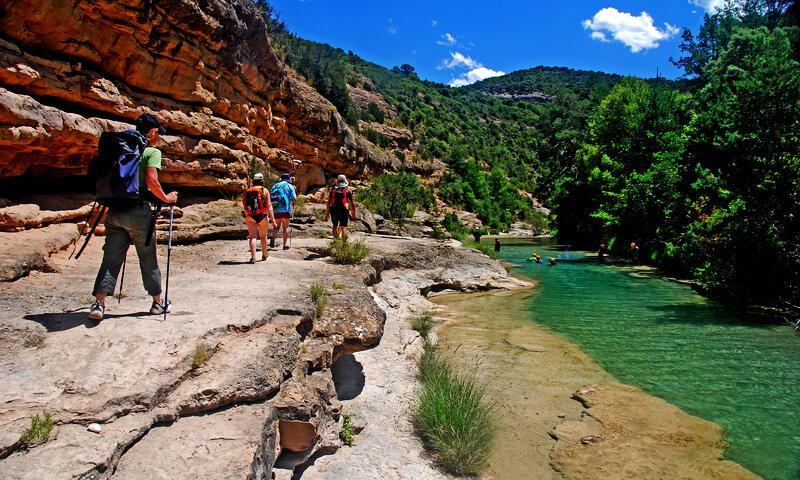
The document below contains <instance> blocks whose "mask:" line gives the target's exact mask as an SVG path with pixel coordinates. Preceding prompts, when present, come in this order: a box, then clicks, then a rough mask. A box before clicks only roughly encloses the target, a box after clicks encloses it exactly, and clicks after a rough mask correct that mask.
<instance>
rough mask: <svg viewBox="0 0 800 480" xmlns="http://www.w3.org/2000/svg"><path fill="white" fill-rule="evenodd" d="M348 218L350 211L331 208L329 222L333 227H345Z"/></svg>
mask: <svg viewBox="0 0 800 480" xmlns="http://www.w3.org/2000/svg"><path fill="white" fill-rule="evenodd" d="M349 220H350V212H348V211H347V210H331V222H333V226H334V227H346V226H347V222H348V221H349Z"/></svg>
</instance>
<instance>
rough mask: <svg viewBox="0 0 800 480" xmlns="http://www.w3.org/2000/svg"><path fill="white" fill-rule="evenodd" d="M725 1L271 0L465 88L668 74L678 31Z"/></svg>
mask: <svg viewBox="0 0 800 480" xmlns="http://www.w3.org/2000/svg"><path fill="white" fill-rule="evenodd" d="M723 1H724V0H691V1H690V0H660V1H657V0H649V1H634V0H604V1H597V0H578V1H543V0H507V1H488V2H487V1H480V2H478V1H473V0H462V1H450V0H447V1H427V2H426V1H420V0H406V1H405V2H387V1H381V0H373V1H366V0H348V1H344V0H342V1H333V0H271V3H272V5H273V6H274V7H275V9H276V10H277V11H278V12H279V13H280V15H281V18H282V19H283V20H284V21H285V22H286V23H287V25H288V27H289V29H290V30H291V31H292V32H293V33H296V34H298V35H300V36H301V37H303V38H307V39H310V40H315V41H319V42H324V43H329V44H331V45H333V46H335V47H340V48H342V49H344V50H345V51H347V50H352V51H353V52H355V53H356V54H357V55H359V56H361V57H362V58H364V59H366V60H369V61H372V62H375V63H378V64H380V65H383V66H386V67H392V66H394V65H400V64H402V63H410V64H412V65H414V67H415V68H416V69H417V72H418V73H419V75H420V76H421V77H422V78H426V79H429V80H433V81H437V82H442V83H451V84H453V85H461V84H465V83H471V82H472V81H475V80H477V79H482V78H484V77H487V76H492V75H497V74H500V73H501V72H505V73H509V72H512V71H514V70H520V69H524V68H530V67H534V66H537V65H550V66H565V67H572V68H579V69H588V70H601V71H605V72H612V73H619V74H625V75H637V76H644V77H652V76H655V75H656V72H657V71H659V72H660V73H661V74H662V75H664V76H666V77H668V78H675V77H677V76H678V75H679V74H680V72H679V71H678V70H677V69H675V68H674V67H673V66H672V65H671V64H670V63H669V57H670V56H678V55H679V50H678V45H679V44H680V30H681V29H682V28H683V27H689V28H690V29H692V30H693V31H696V30H697V27H698V26H699V25H700V24H701V23H702V19H703V14H704V13H705V12H706V11H707V10H708V9H713V8H716V7H718V6H719V5H720V4H721V3H722V2H723Z"/></svg>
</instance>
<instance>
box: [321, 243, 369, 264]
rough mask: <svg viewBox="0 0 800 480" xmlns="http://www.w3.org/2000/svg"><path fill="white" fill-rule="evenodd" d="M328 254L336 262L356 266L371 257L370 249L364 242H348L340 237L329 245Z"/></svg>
mask: <svg viewBox="0 0 800 480" xmlns="http://www.w3.org/2000/svg"><path fill="white" fill-rule="evenodd" d="M328 252H329V253H330V256H331V258H333V261H334V262H336V263H339V264H343V265H354V264H356V263H358V262H360V261H361V260H364V259H365V258H367V257H368V256H369V247H368V246H367V244H366V243H364V240H348V239H347V238H344V237H339V238H334V239H333V240H332V241H331V243H330V245H328Z"/></svg>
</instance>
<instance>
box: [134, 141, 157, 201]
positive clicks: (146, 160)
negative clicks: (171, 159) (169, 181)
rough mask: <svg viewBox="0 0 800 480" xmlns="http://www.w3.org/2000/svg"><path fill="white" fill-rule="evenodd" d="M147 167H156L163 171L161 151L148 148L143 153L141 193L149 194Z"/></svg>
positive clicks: (140, 168) (140, 181)
mask: <svg viewBox="0 0 800 480" xmlns="http://www.w3.org/2000/svg"><path fill="white" fill-rule="evenodd" d="M147 167H155V168H157V169H159V170H161V150H159V149H157V148H154V147H147V148H145V149H144V152H142V161H141V163H140V164H139V191H140V192H147V191H148V189H147V182H146V179H147Z"/></svg>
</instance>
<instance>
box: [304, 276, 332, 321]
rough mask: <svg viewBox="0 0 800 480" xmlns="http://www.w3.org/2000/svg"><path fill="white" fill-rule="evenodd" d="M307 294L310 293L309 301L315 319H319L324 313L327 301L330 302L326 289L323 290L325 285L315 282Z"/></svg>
mask: <svg viewBox="0 0 800 480" xmlns="http://www.w3.org/2000/svg"><path fill="white" fill-rule="evenodd" d="M309 293H311V301H312V302H314V306H315V307H316V312H317V318H319V317H321V316H322V314H323V313H325V308H326V307H327V306H328V300H330V294H329V293H328V289H327V288H325V284H323V283H322V282H317V283H315V284H313V285H311V288H310V289H309Z"/></svg>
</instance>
